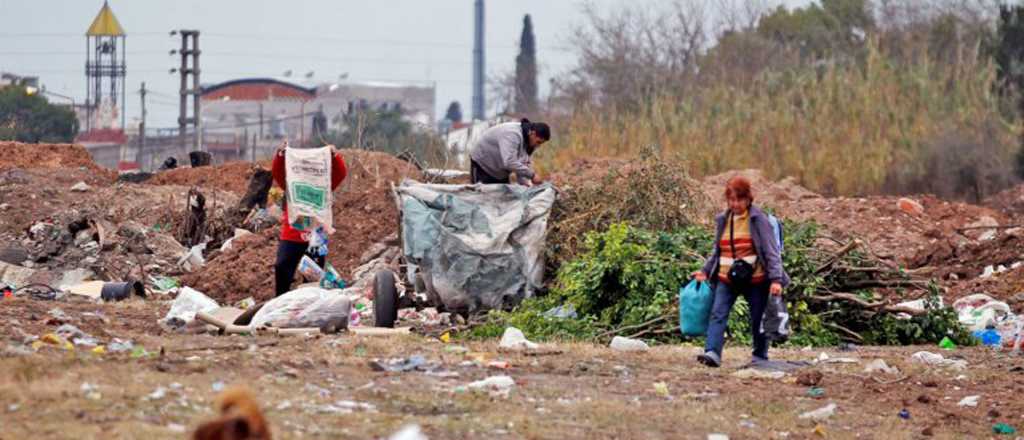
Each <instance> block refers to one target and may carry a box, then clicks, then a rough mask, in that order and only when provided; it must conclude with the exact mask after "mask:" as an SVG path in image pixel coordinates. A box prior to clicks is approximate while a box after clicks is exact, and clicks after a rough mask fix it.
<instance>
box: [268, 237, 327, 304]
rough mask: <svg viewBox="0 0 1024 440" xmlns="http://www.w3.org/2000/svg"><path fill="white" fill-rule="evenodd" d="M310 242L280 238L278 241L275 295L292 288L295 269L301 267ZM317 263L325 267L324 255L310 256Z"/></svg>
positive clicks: (282, 293) (275, 265)
mask: <svg viewBox="0 0 1024 440" xmlns="http://www.w3.org/2000/svg"><path fill="white" fill-rule="evenodd" d="M307 249H309V243H296V242H294V241H287V240H280V241H278V243H277V262H276V263H274V289H275V291H274V296H281V295H284V294H285V293H288V292H289V291H290V290H292V281H293V280H294V279H295V271H296V270H297V269H298V268H299V262H301V261H302V256H303V255H306V250H307ZM310 258H312V259H313V261H315V262H316V264H319V265H320V267H324V263H325V262H326V261H325V258H324V257H313V256H310Z"/></svg>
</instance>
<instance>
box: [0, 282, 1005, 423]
mask: <svg viewBox="0 0 1024 440" xmlns="http://www.w3.org/2000/svg"><path fill="white" fill-rule="evenodd" d="M3 301H4V303H3V304H4V305H3V306H2V307H0V331H2V334H3V335H5V336H4V341H3V344H4V346H6V347H7V349H6V351H5V352H4V354H3V355H0V371H4V372H6V374H4V375H0V421H2V423H3V426H4V433H5V436H4V438H8V436H10V437H9V438H141V437H146V438H182V437H184V436H186V435H187V433H188V432H191V430H193V429H195V427H196V426H198V425H199V424H200V423H201V422H203V421H205V420H208V419H210V418H212V417H213V416H214V415H213V412H212V409H211V405H212V402H213V399H214V398H215V396H216V395H217V392H216V391H215V389H219V387H220V385H226V386H230V385H233V384H242V385H246V386H248V387H250V388H251V389H253V390H254V391H255V392H256V395H257V397H258V399H259V401H260V404H261V405H262V407H263V410H264V411H265V413H266V416H267V417H268V419H269V421H270V424H271V428H272V430H273V433H274V436H275V438H283V439H288V438H299V437H310V436H312V437H316V438H386V437H387V436H388V435H390V434H391V433H393V432H395V431H397V430H398V429H399V428H401V427H402V426H404V425H407V424H418V425H420V426H421V427H422V428H423V430H424V432H425V433H426V434H427V435H428V436H429V437H430V438H460V439H461V438H467V439H468V438H481V437H486V438H655V439H658V438H666V439H668V438H672V439H675V438H693V439H704V438H706V437H707V435H708V434H710V433H723V434H728V435H729V436H730V438H741V439H742V438H814V437H816V434H815V430H816V429H818V430H821V431H823V432H824V433H825V435H826V437H827V438H864V437H867V438H908V439H909V438H922V437H924V436H925V434H924V433H925V432H926V431H927V432H928V433H929V434H930V436H931V437H934V438H950V439H952V438H984V437H988V436H989V435H991V434H990V433H991V428H992V425H993V424H995V423H999V422H1004V423H1008V424H1010V425H1011V426H1015V427H1017V428H1018V429H1020V427H1021V426H1022V425H1024V418H1022V416H1021V415H1022V414H1024V400H1021V399H1020V398H1019V396H1020V393H1021V392H1024V385H1021V383H1022V381H1021V379H1024V372H1022V371H1024V358H1021V357H1011V356H1007V355H1006V354H1000V353H995V352H991V351H989V350H985V349H981V348H972V349H959V350H955V351H942V352H941V354H943V355H945V356H947V357H949V356H952V357H956V358H963V359H965V360H967V362H968V368H967V370H965V371H963V372H956V371H952V370H947V369H943V368H931V367H926V366H924V365H921V364H918V363H915V362H912V361H911V359H910V355H911V354H912V353H914V352H916V351H919V350H929V351H933V352H938V351H941V350H937V349H936V348H935V347H901V348H884V349H882V348H873V347H864V348H858V349H856V350H855V351H846V352H843V351H835V350H825V351H826V352H827V353H828V354H829V355H830V356H831V357H833V358H840V357H849V358H854V359H856V360H857V361H856V363H852V364H842V363H834V364H819V365H816V366H810V367H805V368H804V370H801V371H819V372H821V373H822V380H821V383H820V384H819V385H818V386H819V387H821V388H822V389H823V390H824V395H823V396H820V397H811V396H810V395H809V388H808V387H807V386H804V385H800V384H799V383H797V379H796V376H797V375H798V374H797V373H791V374H788V375H787V376H786V377H784V378H782V379H741V378H739V377H736V376H733V373H735V372H736V371H737V370H738V369H740V368H741V367H742V365H743V364H744V363H745V361H746V359H747V356H748V355H747V353H749V352H748V351H747V350H748V348H746V347H738V346H733V347H731V348H730V349H728V350H727V351H726V357H725V358H726V363H725V366H724V367H723V368H721V369H708V368H705V367H703V366H700V365H699V364H697V363H696V362H695V361H694V355H695V354H696V353H698V351H699V349H698V348H696V347H690V346H663V347H655V348H654V349H652V350H651V351H649V352H646V353H620V352H615V351H612V350H610V349H608V348H607V347H602V346H596V345H591V344H556V345H553V346H551V347H550V348H553V349H556V350H560V351H561V353H560V354H553V355H545V356H528V355H524V354H510V353H502V352H499V351H498V350H497V342H496V341H489V342H469V343H464V344H463V345H465V346H467V347H468V349H469V350H470V353H469V354H459V353H453V352H451V351H449V350H448V346H450V345H454V344H455V343H450V344H444V343H442V342H440V341H437V340H434V339H428V338H424V337H422V336H417V335H410V336H404V337H356V336H351V335H340V336H329V337H328V336H324V337H320V338H317V339H299V338H291V339H289V338H281V339H275V338H272V337H249V336H231V337H226V336H210V335H183V334H175V333H164V332H163V331H162V330H161V329H160V328H159V327H158V326H156V325H155V322H156V319H157V318H159V317H160V316H161V315H162V314H163V313H164V312H166V310H167V305H166V303H161V302H158V301H148V302H142V301H130V302H123V303H118V304H109V305H93V304H69V303H52V302H40V301H33V300H22V299H15V300H10V299H8V300H3ZM54 307H57V308H60V309H62V311H63V312H65V314H66V315H68V316H69V317H70V323H71V324H74V325H77V326H79V328H81V329H82V330H83V331H86V332H88V333H90V334H92V335H93V336H96V337H97V338H98V339H100V341H101V343H107V342H109V340H110V338H113V337H120V338H125V339H131V340H132V341H133V342H135V344H136V345H141V346H144V347H145V350H146V351H147V352H149V353H151V354H150V355H147V356H141V357H132V356H131V355H130V354H127V353H113V354H103V355H96V354H92V353H90V352H89V351H88V349H87V348H83V347H79V348H78V349H76V350H74V351H73V352H67V351H64V350H62V349H59V348H55V347H50V346H44V347H41V348H40V349H39V350H38V351H37V352H34V353H31V354H16V352H17V349H15V348H14V347H20V346H21V342H22V341H21V336H20V335H21V334H22V333H25V334H29V335H42V334H45V333H47V332H52V331H54V330H55V329H56V327H57V326H58V325H59V324H60V322H58V321H54V320H53V319H52V318H51V317H50V315H49V313H48V310H49V309H52V308H54ZM268 344H274V345H270V346H267V345H268ZM819 352H820V351H819V350H812V351H803V350H773V352H772V354H773V357H775V358H776V359H787V360H792V361H809V360H812V359H814V358H816V357H817V356H818V355H819ZM161 353H162V354H161ZM413 354H420V355H423V356H425V357H426V358H427V360H428V361H431V362H437V363H438V364H439V370H440V371H446V372H450V373H454V377H438V376H435V375H430V374H427V373H424V372H407V373H379V372H375V371H373V370H372V368H370V366H369V365H368V364H369V362H370V361H371V360H373V359H389V358H401V357H407V356H410V355H413ZM474 359H476V360H478V361H484V363H485V364H486V362H489V361H507V362H508V363H509V364H510V368H509V369H507V370H495V369H489V368H487V367H484V366H479V365H477V364H474V363H473V362H472V360H474ZM874 359H884V360H885V361H886V362H887V363H888V364H889V365H890V366H893V367H896V368H898V369H899V370H900V373H899V374H896V375H886V374H868V373H865V372H863V369H864V367H865V365H866V364H867V363H868V362H870V361H872V360H874ZM466 361H470V362H468V363H467V362H466ZM494 375H508V376H511V377H512V378H513V379H514V380H515V382H516V385H515V386H514V387H513V388H512V390H511V392H510V393H509V396H508V397H507V398H502V397H496V396H490V395H488V394H486V393H483V394H481V393H474V392H468V391H458V390H457V389H456V388H457V387H459V386H465V385H467V384H469V383H470V382H473V381H476V380H481V379H484V378H487V377H489V376H494ZM86 383H87V384H90V385H92V386H93V387H94V388H95V392H96V393H98V394H96V395H91V396H90V395H89V394H90V393H89V392H83V384H86ZM656 383H663V384H664V386H665V388H666V389H667V394H664V393H660V392H658V391H657V387H658V386H656V385H655V384H656ZM85 386H86V387H87V388H88V386H89V385H85ZM161 387H163V388H164V389H165V393H164V394H165V395H164V396H163V397H159V393H157V394H156V395H154V392H156V391H157V390H158V389H159V388H161ZM971 395H978V396H981V397H980V399H979V404H978V406H977V407H961V406H958V405H957V404H958V402H959V401H960V400H961V399H962V398H964V397H967V396H971ZM339 401H353V402H357V403H359V404H369V405H372V408H373V409H372V410H367V409H355V410H352V411H351V412H350V413H347V411H349V410H343V409H340V408H342V405H343V404H339V403H338V402H339ZM830 403H835V404H836V405H838V409H837V410H836V413H835V415H834V416H832V417H830V418H828V419H827V420H823V421H821V422H814V421H810V420H803V419H800V418H799V415H800V414H802V413H804V412H807V411H811V410H814V409H818V408H821V407H824V406H826V405H828V404H830ZM332 405H333V406H334V408H332V407H331V406H332ZM903 409H906V410H907V411H908V412H909V414H910V418H909V419H907V420H904V419H901V418H900V417H899V416H898V413H899V412H900V411H901V410H903ZM819 425H820V426H819Z"/></svg>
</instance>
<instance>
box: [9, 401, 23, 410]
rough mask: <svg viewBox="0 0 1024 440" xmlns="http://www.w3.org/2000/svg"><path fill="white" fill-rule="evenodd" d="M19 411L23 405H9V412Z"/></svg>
mask: <svg viewBox="0 0 1024 440" xmlns="http://www.w3.org/2000/svg"><path fill="white" fill-rule="evenodd" d="M19 409H21V405H18V404H17V403H12V404H10V405H7V412H16V411H18V410H19Z"/></svg>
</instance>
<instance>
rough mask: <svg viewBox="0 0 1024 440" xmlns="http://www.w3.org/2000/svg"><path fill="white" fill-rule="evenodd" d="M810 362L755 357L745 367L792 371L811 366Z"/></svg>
mask: <svg viewBox="0 0 1024 440" xmlns="http://www.w3.org/2000/svg"><path fill="white" fill-rule="evenodd" d="M810 365H811V363H810V362H804V361H786V360H781V361H777V360H768V359H754V360H753V361H751V362H750V364H748V365H747V366H745V367H743V368H757V369H759V370H768V371H783V372H787V373H788V372H790V371H796V370H799V369H801V368H804V367H808V366H810Z"/></svg>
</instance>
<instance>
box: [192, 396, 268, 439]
mask: <svg viewBox="0 0 1024 440" xmlns="http://www.w3.org/2000/svg"><path fill="white" fill-rule="evenodd" d="M217 409H218V410H219V411H220V418H218V419H216V420H213V421H210V422H206V423H204V424H202V425H201V426H199V429H196V432H195V434H193V435H192V438H193V439H194V440H271V437H270V427H269V426H267V420H266V419H265V418H263V413H262V412H260V407H259V405H258V404H257V403H256V399H255V398H254V397H253V395H252V393H251V392H249V390H248V389H247V388H245V387H232V388H229V389H227V390H225V391H224V392H223V393H221V395H220V397H218V398H217Z"/></svg>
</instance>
